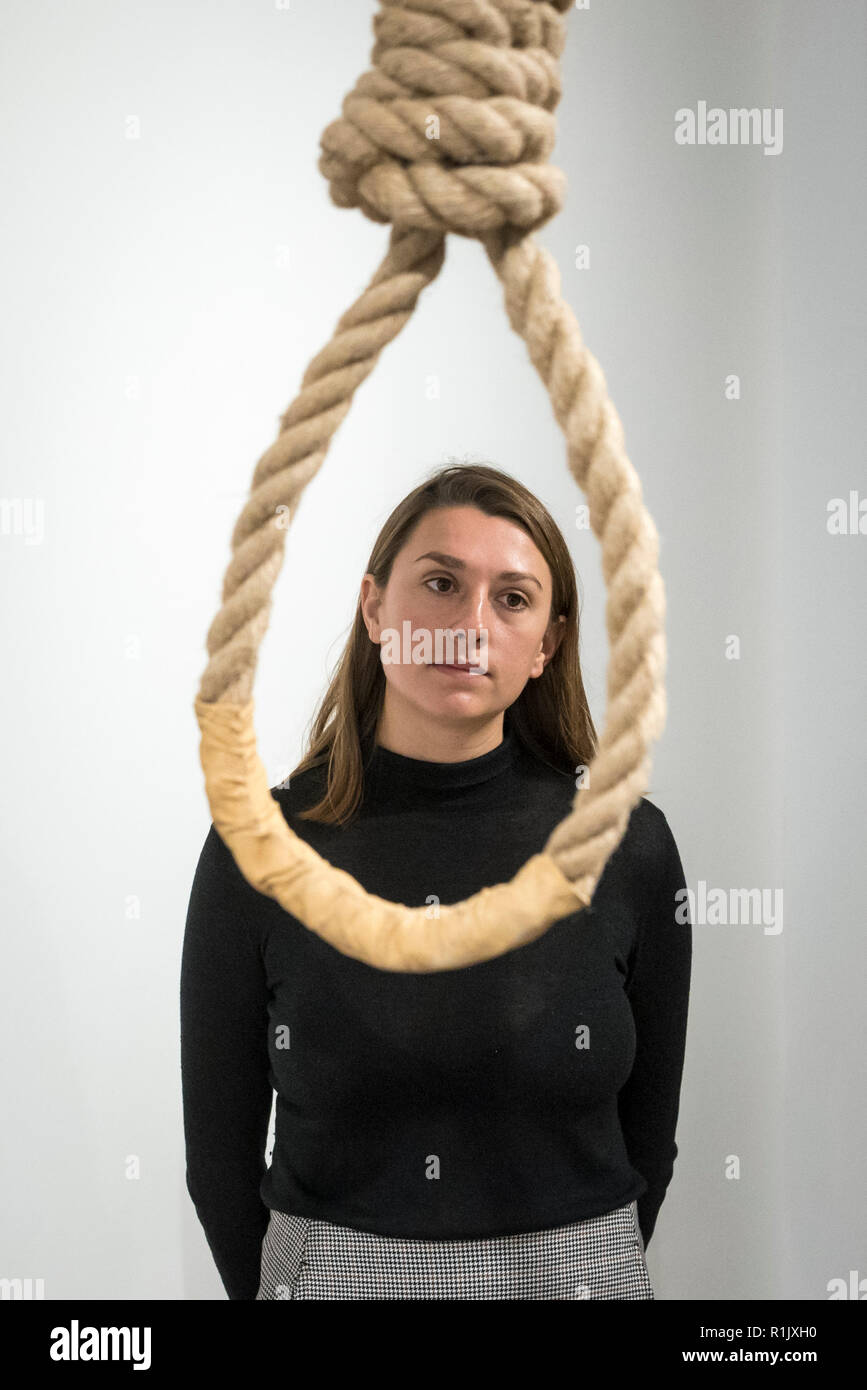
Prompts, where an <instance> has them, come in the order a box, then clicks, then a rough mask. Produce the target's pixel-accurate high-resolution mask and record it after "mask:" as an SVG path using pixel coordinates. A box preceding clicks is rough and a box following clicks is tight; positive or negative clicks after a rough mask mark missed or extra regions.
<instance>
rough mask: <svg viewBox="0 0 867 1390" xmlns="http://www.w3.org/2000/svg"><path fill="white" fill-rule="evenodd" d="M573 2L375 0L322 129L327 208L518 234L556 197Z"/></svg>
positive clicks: (429, 226) (475, 233)
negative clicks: (359, 65) (335, 115)
mask: <svg viewBox="0 0 867 1390" xmlns="http://www.w3.org/2000/svg"><path fill="white" fill-rule="evenodd" d="M571 3H572V0H380V4H381V9H380V11H379V13H378V14H377V15H376V16H375V17H374V21H373V25H374V31H375V34H376V42H375V44H374V46H373V50H372V52H371V62H372V64H373V68H372V70H371V71H369V72H366V73H364V75H363V76H362V77H360V78H359V80H358V82H357V83H356V85H355V87H354V89H353V90H352V92H350V93H349V95H348V96H347V97H346V98H345V99H344V102H343V106H342V108H341V109H342V113H343V114H342V116H341V117H340V119H339V120H336V121H332V122H331V124H330V125H328V126H327V127H326V128H325V130H324V131H323V133H322V137H321V147H322V154H321V156H320V159H319V169H320V171H321V172H322V173H323V174H324V175H325V177H326V178H327V179H328V181H329V185H330V187H329V192H330V194H331V199H332V201H333V202H334V203H336V204H337V206H338V207H347V208H351V207H357V208H360V209H361V211H362V212H363V213H364V214H365V216H366V217H369V218H371V220H372V221H374V222H390V223H392V224H393V225H394V226H395V227H405V228H410V227H412V228H419V229H423V230H425V231H438V232H442V233H446V232H457V233H458V234H459V235H461V236H468V237H480V238H481V237H484V236H486V235H488V234H489V233H491V232H494V231H496V230H498V229H505V228H507V227H514V228H516V229H517V231H518V233H519V234H520V235H527V234H528V233H529V232H532V231H533V230H535V229H536V228H537V227H540V226H542V224H543V223H545V222H547V221H548V220H549V218H551V217H553V216H554V215H555V214H556V213H557V212H559V211H560V208H561V207H562V205H563V200H564V197H565V191H566V181H565V177H564V175H563V173H562V172H561V170H559V169H557V168H555V167H554V166H552V165H550V164H549V163H548V156H549V155H550V153H551V151H552V149H553V147H554V141H555V138H556V123H555V119H554V114H553V113H554V109H555V107H556V106H557V103H558V102H559V100H560V96H561V86H560V63H559V59H560V56H561V54H562V52H563V47H564V45H565V39H566V25H565V20H564V19H563V17H562V16H563V13H564V12H565V11H566V10H567V9H569V7H570V5H571Z"/></svg>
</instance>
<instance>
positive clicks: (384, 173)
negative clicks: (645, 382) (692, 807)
mask: <svg viewBox="0 0 867 1390" xmlns="http://www.w3.org/2000/svg"><path fill="white" fill-rule="evenodd" d="M570 3H571V0H380V4H381V9H380V12H379V13H378V14H377V15H376V16H375V18H374V30H375V34H376V42H375V44H374V47H373V50H372V55H371V61H372V63H373V68H372V70H371V71H370V72H367V73H365V74H364V75H363V76H362V77H361V78H360V79H359V81H358V82H357V83H356V86H355V88H354V89H353V91H352V92H351V93H349V95H348V96H347V97H346V98H345V100H344V102H343V106H342V114H341V116H340V118H339V119H338V120H336V121H333V122H332V123H331V124H330V125H328V126H327V127H326V129H325V131H324V132H323V134H322V138H321V155H320V161H319V167H320V170H321V172H322V173H323V175H324V176H325V178H326V179H328V181H329V192H330V196H331V199H332V201H333V202H334V203H335V204H336V205H337V206H339V207H356V208H358V209H359V210H360V211H361V212H363V213H364V215H365V216H366V217H368V218H370V219H371V220H373V221H376V222H380V223H387V224H390V228H391V230H390V237H389V247H388V251H387V254H386V256H385V257H384V259H383V261H382V263H381V264H380V266H379V268H378V269H377V270H376V272H375V274H374V275H373V277H372V279H371V280H370V283H369V285H368V287H367V288H366V289H365V290H364V292H363V293H362V294H361V295H360V296H359V298H358V299H357V300H356V302H355V303H354V304H353V305H352V306H351V307H350V308H349V309H348V310H347V311H346V313H345V314H344V315H343V316H342V318H341V319H340V320H339V321H338V324H337V328H336V329H335V332H334V334H333V336H332V338H331V341H330V342H329V343H328V344H327V345H326V346H325V347H324V348H323V349H322V350H321V351H320V352H319V353H318V354H317V355H316V356H315V357H314V358H313V360H312V361H311V362H310V364H309V366H308V368H307V370H306V372H305V373H304V376H303V378H302V384H301V390H300V391H299V393H298V395H297V397H296V398H295V400H294V401H293V402H292V403H291V405H290V406H289V407H288V409H287V410H286V411H285V412H284V414H283V415H282V416H281V420H280V430H279V433H278V436H277V438H276V440H275V441H274V442H273V444H271V446H270V447H269V448H268V449H267V450H266V451H265V453H264V454H263V455H262V457H261V458H260V459H259V461H258V462H257V464H256V467H255V469H254V472H253V479H252V483H251V488H250V495H249V497H248V499H247V501H246V503H245V505H244V507H243V510H242V512H241V514H240V516H239V518H238V521H237V523H236V525H235V528H234V531H233V534H232V542H231V544H232V558H231V561H230V563H229V565H228V568H227V570H226V574H225V578H224V582H223V590H222V604H221V607H220V610H219V612H218V613H217V615H216V617H215V619H214V621H213V622H212V624H211V627H210V629H209V632H208V637H207V650H208V654H209V660H208V664H207V666H206V669H205V671H204V674H203V676H202V679H201V683H200V687H199V692H198V695H197V697H196V700H195V704H194V708H195V712H196V718H197V720H198V723H199V727H200V730H201V734H202V739H201V745H200V757H201V762H202V767H203V770H204V773H205V784H206V791H207V795H208V799H209V803H210V807H211V812H212V816H213V819H214V824H215V826H216V827H217V830H218V831H219V833H220V835H221V837H222V838H223V839H224V841H225V842H226V844H227V845H228V847H229V848H230V850H231V851H232V853H233V855H234V857H235V859H236V861H237V863H238V866H239V868H240V869H241V871H242V873H243V874H244V876H245V877H246V878H247V879H248V881H249V882H250V883H252V884H253V886H254V887H256V888H258V889H259V890H260V891H261V892H265V893H267V894H268V895H269V896H272V897H274V898H276V899H277V901H279V902H280V903H281V904H282V905H283V906H284V907H285V908H286V910H287V911H289V912H292V913H293V914H294V915H295V916H296V917H298V918H299V919H300V920H301V921H302V922H304V923H305V925H307V926H308V927H310V928H311V930H314V931H317V932H318V933H319V934H320V935H321V936H323V937H324V938H325V939H326V940H328V941H329V942H330V943H331V944H332V945H334V946H336V947H337V949H339V950H342V951H344V952H345V953H346V954H349V955H353V956H355V957H356V958H357V959H360V960H364V961H366V962H367V963H368V964H371V965H375V966H377V967H379V968H380V969H390V970H435V969H450V968H456V967H458V966H464V965H469V964H473V963H475V962H476V961H481V960H487V959H490V958H492V957H494V956H497V955H500V954H502V953H503V952H504V951H506V950H510V949H513V948H514V947H515V946H518V945H522V944H524V943H525V942H527V941H530V940H533V939H534V938H535V937H537V936H540V935H541V934H542V932H543V931H545V930H546V929H547V927H548V926H550V925H551V924H552V923H553V922H554V921H556V920H558V918H559V917H562V916H564V915H565V914H566V913H568V912H574V911H576V910H577V909H578V908H579V907H580V906H582V905H588V904H589V903H590V901H591V899H592V895H593V892H594V889H595V886H596V884H597V882H598V880H599V878H600V877H601V874H602V871H603V869H604V867H605V864H606V862H607V860H608V858H609V856H610V855H611V854H612V853H613V852H614V850H615V849H616V847H617V845H618V844H619V843H620V841H621V839H622V838H623V834H624V832H625V830H626V826H627V823H628V820H629V816H630V814H631V811H632V808H633V807H634V806H635V805H636V803H637V801H638V800H639V798H640V796H641V795H642V793H643V792H644V790H645V789H646V787H647V785H648V781H649V774H650V758H649V752H648V748H649V745H650V743H651V742H652V741H653V740H655V739H657V738H658V737H659V735H660V734H661V732H662V729H663V727H664V724H665V715H666V703H665V689H664V684H663V677H664V671H665V662H666V648H665V635H664V615H665V598H664V589H663V583H662V579H661V576H660V574H659V571H658V566H657V559H658V548H659V546H658V536H657V532H656V528H655V526H654V524H653V521H652V519H651V518H650V516H649V514H648V513H647V511H646V509H645V507H644V504H643V500H642V493H641V484H640V480H639V478H638V475H637V474H636V472H635V470H634V468H633V467H632V465H631V463H630V462H629V460H628V458H627V456H626V452H625V447H624V438H623V429H622V426H621V423H620V420H619V417H618V415H617V413H616V411H615V409H614V406H613V404H612V403H611V401H610V399H609V397H608V392H607V389H606V384H605V378H604V375H603V373H602V369H601V368H600V366H599V364H598V362H597V361H596V359H595V358H594V357H593V355H592V354H591V353H590V352H589V351H588V350H587V348H586V347H585V345H584V343H583V339H582V336H581V331H580V328H579V326H578V323H577V320H576V319H575V317H574V315H573V313H572V311H571V309H570V308H569V306H568V305H567V304H566V303H565V302H564V301H563V299H562V296H561V292H560V275H559V271H558V268H557V265H556V262H555V261H554V260H553V258H552V257H551V256H550V255H549V254H548V252H547V251H545V249H544V248H543V247H541V246H540V245H539V244H538V243H537V242H536V240H535V238H534V236H533V232H534V231H535V230H536V229H537V228H538V227H540V226H542V225H543V224H544V223H545V222H546V221H548V220H549V219H550V218H551V217H552V216H554V215H555V214H556V212H558V211H559V210H560V208H561V207H562V204H563V199H564V196H565V179H564V177H563V174H562V172H561V171H560V170H559V169H556V168H554V167H553V166H551V165H550V164H549V163H548V156H549V155H550V153H551V151H552V149H553V145H554V141H555V136H556V127H555V122H554V116H553V112H554V109H555V107H556V105H557V103H558V101H559V99H560V95H561V86H560V70H559V59H560V56H561V54H562V52H563V48H564V45H565V37H566V27H565V20H564V19H563V17H562V16H563V14H564V13H565V11H566V10H568V9H569V8H570ZM449 232H454V233H456V234H457V235H461V236H467V237H473V238H476V239H478V240H479V241H480V243H481V245H482V246H483V247H484V249H485V252H486V254H487V257H488V259H489V261H490V263H491V266H492V267H493V269H494V271H495V273H496V274H497V276H498V278H499V280H500V281H501V284H502V286H503V292H504V301H505V307H506V312H507V316H508V319H509V322H510V324H511V327H512V328H513V329H514V330H515V332H517V333H519V334H520V336H521V337H522V338H523V340H524V342H525V344H526V346H527V350H528V353H529V356H530V360H531V362H532V363H533V366H534V367H535V368H536V370H537V372H538V373H539V376H540V377H541V379H542V381H543V382H544V384H545V387H546V389H547V391H548V394H549V396H550V399H551V404H552V408H553V411H554V415H555V418H556V419H557V421H558V423H559V425H560V426H561V428H562V430H563V433H564V436H565V440H566V446H567V463H568V466H569V470H570V472H571V473H572V475H573V477H574V478H575V481H576V482H577V483H578V485H579V487H581V489H582V490H583V492H584V494H585V496H586V498H587V503H588V511H589V516H590V525H591V527H592V529H593V532H594V534H595V535H596V536H597V538H598V539H599V540H600V542H601V546H602V569H603V575H604V578H605V583H606V586H607V593H608V597H607V602H606V627H607V631H608V638H609V646H610V656H609V665H608V674H607V709H606V721H605V727H604V729H603V732H602V734H601V736H600V739H599V747H598V752H597V755H596V757H595V758H594V759H593V762H592V763H591V765H590V768H589V769H588V774H587V777H586V778H585V785H584V786H583V787H582V788H581V789H580V790H579V791H578V793H577V794H576V797H575V799H574V802H573V809H572V811H571V812H570V814H569V815H568V816H567V817H566V818H565V819H564V820H563V821H561V823H560V824H559V825H558V826H557V827H556V828H555V829H554V831H553V832H552V834H551V835H550V836H549V838H548V841H547V842H546V845H545V849H544V851H543V852H542V853H541V854H538V855H534V856H533V857H532V858H531V859H530V860H528V862H527V864H525V865H524V868H523V869H522V870H521V871H520V873H519V874H517V875H516V876H515V878H514V879H512V880H511V881H510V882H509V883H508V884H501V885H498V887H497V888H496V889H484V890H483V892H482V893H480V894H476V895H474V896H473V897H472V898H469V899H466V900H465V901H464V902H463V903H456V904H450V905H446V906H442V907H440V909H439V917H438V918H435V919H430V918H428V916H427V910H426V909H425V908H408V907H406V906H404V905H403V904H399V903H389V902H386V901H385V900H384V899H381V898H377V897H376V896H375V895H372V894H367V893H366V892H365V891H364V890H363V889H362V888H361V887H360V885H359V884H358V883H356V881H355V880H354V879H352V877H351V876H350V875H348V874H345V873H344V872H343V871H341V870H338V869H336V868H334V867H333V866H332V865H330V864H328V863H327V861H326V860H324V859H322V858H321V857H320V856H319V855H318V854H316V853H315V851H313V850H312V849H311V847H310V846H309V845H308V844H307V843H306V842H305V841H303V840H301V839H300V837H298V836H297V835H296V834H295V833H294V832H293V831H292V830H291V829H290V827H289V826H288V824H287V822H286V820H285V818H284V817H283V814H282V812H281V811H280V808H279V806H278V805H277V803H276V801H275V800H274V799H273V798H272V797H271V794H270V789H269V786H268V780H267V775H266V773H265V769H264V767H263V766H262V764H261V762H260V760H259V758H258V754H257V753H256V746H255V735H254V733H253V700H252V690H253V681H254V675H255V669H256V663H257V658H258V651H259V647H260V644H261V642H262V639H263V637H264V634H265V631H266V629H267V626H268V621H269V618H270V609H271V594H272V590H273V587H274V584H275V582H276V579H277V575H278V573H279V571H280V568H281V565H282V562H283V556H284V548H285V541H286V531H287V524H286V521H287V519H288V520H289V521H291V519H292V517H293V516H294V513H295V511H296V510H297V506H298V502H299V500H300V497H301V494H302V492H303V490H304V488H305V487H306V486H307V484H308V483H309V482H310V480H311V479H312V478H313V477H314V476H315V474H316V473H317V472H318V470H319V468H320V467H321V466H322V463H323V462H324V460H325V457H326V454H327V452H328V448H329V446H330V443H331V440H332V438H333V437H334V434H335V432H336V431H337V429H338V427H339V426H340V424H341V423H342V421H343V419H344V418H345V416H346V414H347V413H348V411H349V408H350V406H351V404H352V400H353V397H354V394H355V391H356V390H357V389H358V387H359V386H360V385H361V383H362V382H363V381H364V380H365V379H366V378H367V377H368V376H369V375H370V373H371V371H372V370H373V368H374V367H375V365H376V363H377V361H378V359H379V355H380V353H381V352H382V349H383V348H384V347H385V346H386V344H387V343H389V342H391V341H392V340H393V339H394V338H395V337H397V335H398V334H399V333H400V331H401V329H402V328H403V327H404V326H405V324H406V323H407V322H408V321H409V319H410V318H411V316H412V314H413V312H414V310H415V307H416V304H417V302H418V298H419V295H420V294H421V292H422V290H423V289H424V288H425V287H426V286H427V285H429V284H430V283H431V281H433V280H434V279H435V278H436V276H437V275H438V274H439V272H440V270H441V268H442V265H443V263H444V259H445V242H446V237H447V235H448V233H449ZM278 508H280V511H279V512H278V510H277V509H278Z"/></svg>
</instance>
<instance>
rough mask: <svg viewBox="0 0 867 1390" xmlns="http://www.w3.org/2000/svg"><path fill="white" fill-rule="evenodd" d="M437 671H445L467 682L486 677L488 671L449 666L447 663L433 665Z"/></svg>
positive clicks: (434, 663)
mask: <svg viewBox="0 0 867 1390" xmlns="http://www.w3.org/2000/svg"><path fill="white" fill-rule="evenodd" d="M431 664H432V666H433V668H434V670H435V671H444V672H445V673H446V674H447V675H454V676H462V677H463V678H464V679H466V680H476V679H477V678H478V677H479V676H486V675H487V674H488V672H487V671H481V670H479V668H478V666H448V665H446V664H445V663H437V662H435V661H434V662H432V663H431Z"/></svg>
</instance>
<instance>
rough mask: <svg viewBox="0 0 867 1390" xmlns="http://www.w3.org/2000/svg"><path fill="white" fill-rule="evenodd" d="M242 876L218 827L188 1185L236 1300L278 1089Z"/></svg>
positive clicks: (195, 932)
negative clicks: (274, 1089)
mask: <svg viewBox="0 0 867 1390" xmlns="http://www.w3.org/2000/svg"><path fill="white" fill-rule="evenodd" d="M244 883H245V880H244V879H243V877H242V875H241V872H240V870H239V869H238V867H237V865H236V864H235V861H234V859H233V858H232V856H231V853H230V851H229V850H228V849H227V847H226V845H225V844H224V843H223V841H222V840H221V839H220V836H219V834H218V832H217V830H216V828H215V826H214V825H213V823H212V824H211V828H210V830H209V832H208V835H207V838H206V840H205V843H204V847H203V849H202V852H201V855H200V856H199V862H198V866H197V869H196V873H195V877H194V880H193V886H192V892H191V894H190V901H189V907H188V909H187V918H186V926H185V931H184V945H183V954H182V962H181V988H180V1022H181V1083H182V1092H183V1112H184V1137H185V1144H186V1183H187V1190H188V1192H189V1194H190V1196H191V1198H192V1200H193V1204H194V1206H195V1208H196V1214H197V1215H198V1218H199V1220H200V1221H201V1223H202V1226H203V1228H204V1232H205V1237H206V1239H207V1242H208V1245H209V1247H210V1250H211V1254H212V1255H213V1257H214V1263H215V1264H216V1266H217V1270H218V1271H219V1274H220V1278H221V1279H222V1281H223V1284H224V1286H225V1289H226V1292H227V1294H228V1296H229V1298H230V1299H255V1297H256V1294H257V1292H258V1289H259V1274H260V1257H261V1248H262V1238H263V1236H264V1234H265V1230H266V1228H267V1225H268V1218H269V1214H270V1213H269V1210H268V1208H267V1207H266V1206H265V1204H264V1203H263V1202H262V1200H261V1198H260V1195H259V1185H260V1182H261V1180H262V1177H263V1175H264V1173H265V1145H266V1141H267V1137H268V1121H269V1119H270V1115H271V1102H272V1089H271V1082H270V1073H269V1058H268V1046H267V1036H268V1033H267V1028H268V1015H267V1006H268V988H267V982H266V977H265V968H264V964H263V961H262V956H261V951H260V949H259V946H258V944H257V942H256V941H255V939H254V937H253V934H252V932H251V930H250V928H249V926H248V924H247V922H246V921H245V918H244V912H243V899H242V896H241V893H242V889H243V886H244Z"/></svg>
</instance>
